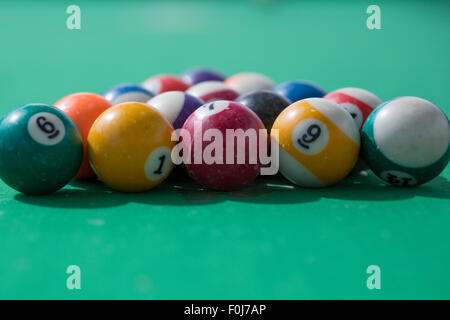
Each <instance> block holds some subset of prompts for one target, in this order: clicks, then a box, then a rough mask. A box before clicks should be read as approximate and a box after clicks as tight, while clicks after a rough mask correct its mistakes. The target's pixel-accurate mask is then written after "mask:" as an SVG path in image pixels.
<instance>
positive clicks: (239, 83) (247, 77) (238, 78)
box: [225, 72, 275, 95]
mask: <svg viewBox="0 0 450 320" xmlns="http://www.w3.org/2000/svg"><path fill="white" fill-rule="evenodd" d="M225 84H226V85H228V86H229V87H230V88H231V89H233V90H235V91H236V92H237V93H239V94H240V95H242V94H245V93H248V92H250V91H254V90H272V89H273V88H274V87H275V83H274V82H273V81H272V80H271V79H270V78H268V77H267V76H265V75H263V74H261V73H256V72H242V73H238V74H235V75H234V76H231V77H229V78H227V79H226V80H225Z"/></svg>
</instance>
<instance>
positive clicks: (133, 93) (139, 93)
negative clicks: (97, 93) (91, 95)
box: [103, 83, 155, 105]
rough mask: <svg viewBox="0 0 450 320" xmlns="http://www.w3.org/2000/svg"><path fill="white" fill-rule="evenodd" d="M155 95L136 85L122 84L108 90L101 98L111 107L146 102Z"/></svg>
mask: <svg viewBox="0 0 450 320" xmlns="http://www.w3.org/2000/svg"><path fill="white" fill-rule="evenodd" d="M154 96H155V95H154V94H153V93H152V92H150V91H148V90H147V89H144V88H142V87H141V86H139V85H137V84H132V83H124V84H119V85H116V86H114V87H112V88H109V89H108V90H106V91H105V92H104V93H103V97H105V99H106V100H108V101H109V102H111V103H112V104H113V105H115V104H119V103H123V102H147V101H148V100H149V99H151V98H153V97H154Z"/></svg>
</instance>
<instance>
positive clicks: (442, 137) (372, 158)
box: [361, 97, 450, 187]
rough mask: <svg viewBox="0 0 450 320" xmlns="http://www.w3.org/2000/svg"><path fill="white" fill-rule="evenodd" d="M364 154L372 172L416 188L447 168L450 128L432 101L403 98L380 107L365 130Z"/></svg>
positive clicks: (396, 183)
mask: <svg viewBox="0 0 450 320" xmlns="http://www.w3.org/2000/svg"><path fill="white" fill-rule="evenodd" d="M361 137H362V155H363V157H364V159H365V160H366V162H367V164H368V165H369V167H370V168H371V169H372V171H373V172H374V173H375V174H376V175H377V176H378V177H380V178H381V179H382V180H384V181H386V182H387V183H389V184H392V185H395V186H404V187H409V186H415V185H419V184H422V183H425V182H428V181H430V180H431V179H433V178H434V177H436V176H438V175H439V174H440V173H441V172H442V171H443V170H444V169H445V167H446V166H447V164H448V161H449V157H450V151H449V143H450V126H449V122H448V118H447V117H446V115H445V114H444V113H443V112H442V111H441V110H440V109H439V108H438V107H437V106H435V105H434V104H432V103H431V102H429V101H427V100H425V99H421V98H418V97H400V98H396V99H393V100H390V101H387V102H385V103H383V104H381V105H380V106H379V107H377V108H376V109H375V110H374V111H373V112H372V113H371V114H370V115H369V117H368V118H367V120H366V122H365V124H364V126H363V129H362V136H361Z"/></svg>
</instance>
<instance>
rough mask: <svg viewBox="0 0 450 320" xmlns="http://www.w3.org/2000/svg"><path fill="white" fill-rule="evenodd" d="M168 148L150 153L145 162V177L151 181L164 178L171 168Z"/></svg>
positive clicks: (161, 148)
mask: <svg viewBox="0 0 450 320" xmlns="http://www.w3.org/2000/svg"><path fill="white" fill-rule="evenodd" d="M170 154H171V151H170V148H168V147H159V148H157V149H155V150H153V151H152V153H150V155H149V156H148V157H147V160H145V167H144V169H145V176H146V177H147V179H149V180H151V181H156V180H159V179H162V178H164V177H165V176H166V175H167V173H168V172H169V170H170V168H171V167H172V159H171V158H170Z"/></svg>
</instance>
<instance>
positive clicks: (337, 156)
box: [271, 98, 360, 187]
mask: <svg viewBox="0 0 450 320" xmlns="http://www.w3.org/2000/svg"><path fill="white" fill-rule="evenodd" d="M271 138H272V143H277V144H278V145H279V167H280V172H281V173H282V174H283V176H284V177H285V178H287V179H288V180H289V181H291V182H293V183H295V184H297V185H299V186H302V187H323V186H328V185H332V184H334V183H337V182H338V181H340V180H341V179H342V178H344V177H345V176H346V175H347V174H348V173H349V172H350V170H351V169H352V168H353V166H354V164H355V162H356V160H357V159H358V155H359V144H360V136H359V132H358V128H357V127H356V125H355V123H354V121H353V118H352V117H351V116H350V114H349V113H348V112H347V111H345V110H344V109H342V108H340V107H339V106H338V105H337V104H336V103H335V102H333V101H330V100H326V99H322V98H308V99H304V100H300V101H297V102H295V103H293V104H291V105H290V106H289V107H287V108H286V109H284V110H283V111H282V112H281V114H280V115H279V116H278V118H277V119H276V120H275V123H274V124H273V127H272V131H271Z"/></svg>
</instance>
